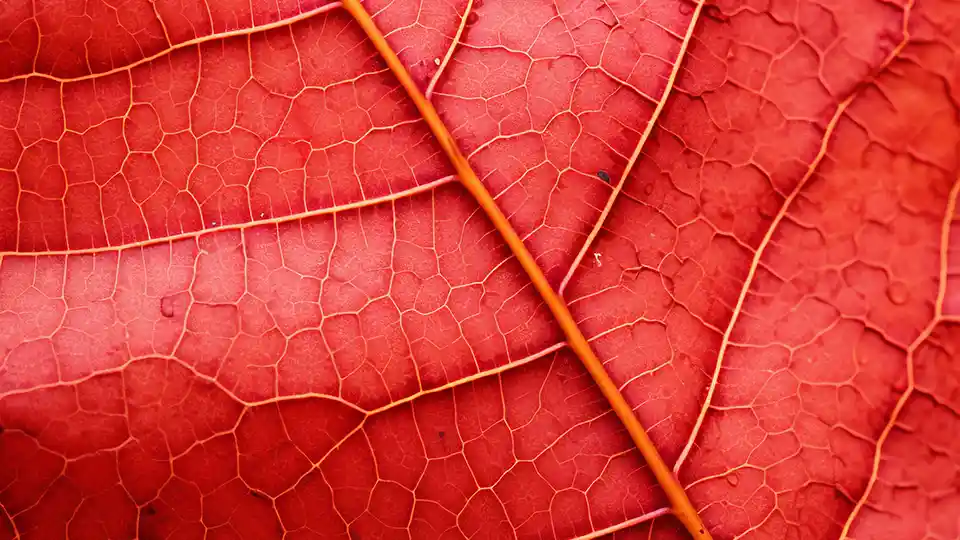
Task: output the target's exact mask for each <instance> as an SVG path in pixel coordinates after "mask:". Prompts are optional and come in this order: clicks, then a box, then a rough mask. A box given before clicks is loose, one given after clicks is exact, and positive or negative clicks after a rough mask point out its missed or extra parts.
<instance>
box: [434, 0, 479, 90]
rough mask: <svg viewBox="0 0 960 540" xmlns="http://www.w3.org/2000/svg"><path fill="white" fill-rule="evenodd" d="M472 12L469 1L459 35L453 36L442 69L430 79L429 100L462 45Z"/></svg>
mask: <svg viewBox="0 0 960 540" xmlns="http://www.w3.org/2000/svg"><path fill="white" fill-rule="evenodd" d="M471 10H473V0H467V7H465V8H464V9H463V17H461V18H460V27H459V28H457V34H456V35H455V36H453V42H452V43H450V48H448V49H447V53H446V54H444V55H443V61H442V62H440V67H438V68H437V72H436V73H434V74H433V77H430V83H429V84H428V85H427V91H426V92H424V95H425V96H426V98H427V99H430V98H431V97H433V90H434V88H436V87H437V83H439V82H440V78H441V77H443V72H444V71H446V69H447V64H449V63H450V59H451V58H453V51H454V50H455V49H456V48H457V45H458V44H459V43H460V38H461V37H462V36H463V30H464V29H465V28H466V27H467V17H469V16H470V12H471Z"/></svg>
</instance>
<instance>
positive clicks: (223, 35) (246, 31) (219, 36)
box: [0, 2, 340, 84]
mask: <svg viewBox="0 0 960 540" xmlns="http://www.w3.org/2000/svg"><path fill="white" fill-rule="evenodd" d="M151 4H153V2H151ZM338 7H340V2H331V3H329V4H325V5H322V6H320V7H318V8H314V9H311V10H310V11H305V12H303V13H300V14H297V15H294V16H293V17H287V18H286V19H281V20H279V21H274V22H272V23H268V24H261V25H257V26H251V27H249V28H240V29H237V30H230V31H227V32H216V33H212V34H210V35H207V36H201V37H196V38H193V39H188V40H187V41H181V42H180V43H174V44H171V45H170V46H169V47H167V48H166V49H163V50H162V51H158V52H156V53H154V54H151V55H150V56H146V57H144V58H141V59H140V60H136V61H134V62H130V63H129V64H126V65H123V66H119V67H115V68H113V69H109V70H107V71H98V72H96V73H90V74H89V75H79V76H77V77H58V76H56V75H49V74H47V73H39V72H37V71H33V72H30V73H21V74H20V75H14V76H12V77H7V78H5V79H0V84H2V83H8V82H11V81H18V80H22V79H30V78H38V79H47V80H50V81H54V82H58V83H71V82H78V81H85V80H89V79H99V78H101V77H107V76H110V75H114V74H116V73H121V72H124V71H130V70H131V69H133V68H135V67H137V66H140V65H142V64H146V63H147V62H152V61H154V60H156V59H157V58H160V57H161V56H165V55H168V54H170V53H172V52H174V51H177V50H180V49H186V48H188V47H192V46H194V45H199V44H201V43H204V42H207V41H216V40H223V39H227V38H231V37H234V36H247V35H250V34H258V33H260V32H266V31H267V30H273V29H274V28H282V27H284V26H290V25H291V24H293V23H295V22H298V21H302V20H304V19H309V18H310V17H313V16H314V15H318V14H320V13H325V12H327V11H331V10H333V9H336V8H338ZM164 32H166V29H164Z"/></svg>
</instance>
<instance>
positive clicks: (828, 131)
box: [673, 0, 913, 473]
mask: <svg viewBox="0 0 960 540" xmlns="http://www.w3.org/2000/svg"><path fill="white" fill-rule="evenodd" d="M912 6H913V0H911V1H910V2H908V3H907V5H906V6H904V8H903V39H902V40H901V41H900V43H899V44H897V46H896V47H894V49H893V50H892V51H890V54H889V55H887V57H886V58H885V59H884V61H883V63H881V64H880V65H879V66H878V67H877V70H876V73H879V72H881V71H882V70H884V69H886V67H887V66H888V65H889V64H890V62H892V61H893V60H894V58H896V57H897V56H899V55H900V52H901V51H902V50H903V48H904V47H906V46H907V42H908V41H909V40H910V34H909V32H908V31H907V22H908V21H909V19H910V9H911V7H912ZM858 95H859V92H857V91H854V92H851V93H850V95H849V96H847V98H846V99H844V100H843V101H841V102H840V103H839V104H838V105H837V110H836V111H835V112H834V113H833V117H832V118H830V122H829V123H828V124H827V127H826V128H825V129H824V131H823V139H822V140H821V141H820V150H819V151H818V152H817V155H816V156H815V157H814V158H813V161H811V162H810V165H809V166H808V167H807V172H805V173H804V175H803V178H801V179H800V181H799V182H797V185H796V187H794V188H793V191H792V192H790V195H788V196H787V198H786V199H784V201H783V204H782V205H781V206H780V211H778V212H777V215H776V217H774V218H773V221H772V222H771V223H770V227H769V228H767V232H766V234H765V235H764V236H763V240H761V241H760V245H759V246H757V252H756V253H755V254H754V256H753V259H752V260H751V261H750V269H749V270H747V277H746V278H745V279H744V281H743V287H742V288H741V289H740V296H739V297H738V298H737V305H736V306H735V307H734V308H733V313H732V314H731V315H730V322H729V323H728V324H727V329H726V330H725V331H724V333H723V340H722V341H721V342H720V350H719V352H717V365H716V367H715V368H714V370H713V378H711V379H710V387H709V388H708V389H707V397H706V398H705V399H704V400H703V405H702V406H701V408H700V415H699V416H698V417H697V422H696V423H695V424H694V425H693V430H692V431H691V432H690V438H688V439H687V444H686V445H685V446H684V447H683V451H682V452H680V457H678V458H677V462H676V464H674V466H673V472H674V473H676V472H679V471H680V467H681V466H683V463H684V462H685V461H686V459H687V457H689V454H690V452H691V450H692V449H693V445H694V443H695V442H696V440H697V435H698V434H699V433H700V428H701V427H703V422H704V420H705V419H706V417H707V411H708V410H709V409H710V404H711V402H712V401H713V394H714V392H716V389H717V382H718V381H719V379H720V371H721V370H722V369H723V359H724V356H725V355H726V351H727V348H728V347H729V346H730V336H731V335H733V328H734V326H736V324H737V321H738V320H739V319H740V314H741V313H742V312H743V304H744V302H745V301H746V299H747V293H749V292H750V287H751V286H752V285H753V279H754V278H755V277H756V274H757V268H758V267H759V266H760V259H761V258H762V257H763V253H764V251H766V249H767V246H768V245H769V244H770V242H771V241H772V240H773V233H774V232H776V230H777V228H778V227H779V226H780V222H782V221H783V219H784V218H785V217H786V216H787V210H789V209H790V207H791V206H792V205H793V201H794V200H795V199H796V198H797V197H798V196H799V195H800V192H801V191H803V188H804V187H805V186H806V184H807V182H808V181H809V180H810V178H812V177H813V174H814V173H815V172H816V170H817V168H818V167H819V166H820V162H821V161H823V158H824V157H825V156H826V155H827V147H828V146H829V145H830V140H831V139H832V138H833V132H834V131H835V130H836V128H837V123H838V122H839V121H840V117H842V116H843V113H844V112H845V111H846V110H847V107H849V106H850V104H851V103H853V101H854V100H855V99H856V98H857V96H858Z"/></svg>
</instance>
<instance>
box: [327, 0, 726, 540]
mask: <svg viewBox="0 0 960 540" xmlns="http://www.w3.org/2000/svg"><path fill="white" fill-rule="evenodd" d="M343 7H344V8H346V10H347V11H348V12H349V13H350V15H352V16H353V18H354V19H355V20H356V21H357V23H358V24H359V25H360V27H361V28H362V29H363V31H364V33H366V35H367V37H369V38H370V40H371V41H372V42H373V44H374V46H375V47H376V49H377V51H378V52H379V53H380V55H381V56H382V57H383V59H384V61H385V62H386V63H387V66H388V67H389V68H390V70H391V71H392V72H393V74H394V76H395V77H396V78H397V80H398V81H399V82H400V84H401V86H403V88H404V90H406V92H407V94H408V95H409V96H410V98H411V99H412V100H413V102H414V104H415V105H416V107H417V109H418V110H419V111H420V114H421V116H423V119H424V120H425V121H426V123H427V125H428V126H429V127H430V130H431V131H432V132H433V134H434V136H436V138H437V140H438V141H439V143H440V146H441V148H442V149H443V151H444V153H445V154H446V155H447V158H448V159H449V160H450V163H451V164H452V165H453V168H454V170H456V172H457V175H458V177H459V178H460V181H461V183H462V184H463V185H464V187H465V188H466V189H467V190H468V191H469V192H470V194H471V195H473V197H474V198H475V199H476V200H477V203H479V204H480V207H481V208H482V209H483V211H484V212H485V213H486V214H487V217H488V218H489V219H490V221H491V222H492V223H493V226H494V227H495V228H496V229H497V230H498V231H499V232H500V234H501V235H502V236H503V238H504V240H505V241H506V243H507V246H509V248H510V251H511V252H513V255H514V256H515V257H516V258H517V261H518V262H519V263H520V266H521V267H523V269H524V271H525V272H526V273H527V275H528V276H529V277H530V281H531V282H532V283H533V285H534V288H536V289H537V292H539V293H540V296H541V297H542V298H543V300H544V302H546V304H547V306H548V307H549V308H550V311H551V313H553V316H554V318H555V319H556V320H557V323H558V324H559V325H560V328H561V329H562V330H563V333H564V335H565V336H566V338H567V343H568V344H569V345H570V348H571V349H573V352H574V353H575V354H576V355H577V357H578V358H579V359H580V361H581V362H582V363H583V365H584V367H586V368H587V371H588V372H589V373H590V376H591V377H593V380H594V382H596V384H597V386H599V387H600V391H601V392H602V393H603V395H604V397H606V398H607V401H608V402H609V403H610V406H611V408H612V409H613V410H614V412H615V413H616V414H617V417H618V418H620V421H621V422H622V423H623V425H624V427H625V428H626V429H627V432H628V433H629V434H630V438H631V439H633V442H634V444H635V445H636V447H637V449H638V450H639V451H640V453H641V454H642V455H643V457H644V459H645V460H646V462H647V465H648V466H649V467H650V470H651V471H652V472H653V475H654V476H655V477H656V479H657V482H659V483H660V486H661V487H662V488H663V490H664V492H665V493H666V495H667V498H668V499H669V500H670V505H671V507H672V510H673V514H674V515H675V516H676V517H677V519H679V520H680V522H681V523H683V525H684V527H685V528H686V529H687V531H688V532H689V533H690V535H691V536H693V538H696V539H703V540H709V539H711V538H712V537H711V536H710V533H709V532H708V531H707V530H706V527H705V526H704V525H703V522H702V521H701V519H700V516H699V515H698V514H697V511H696V509H694V507H693V505H692V504H691V503H690V498H689V497H688V496H687V493H686V491H684V489H683V487H682V486H681V485H680V483H679V482H678V481H677V478H676V476H674V474H673V471H671V470H670V468H669V467H668V466H667V464H666V463H665V462H664V461H663V458H662V457H661V456H660V452H659V451H657V448H656V447H655V446H654V445H653V442H652V441H651V440H650V437H649V435H647V432H646V430H645V429H644V428H643V425H642V424H640V421H639V420H638V419H637V416H636V415H635V414H634V413H633V409H632V408H631V407H630V405H629V404H628V403H627V401H626V399H624V397H623V394H621V393H620V390H619V389H618V388H617V386H616V384H614V382H613V379H611V378H610V375H609V374H608V373H607V371H606V370H605V369H604V368H603V364H602V363H601V362H600V359H599V358H598V357H597V355H596V353H594V352H593V349H592V348H591V347H590V344H589V342H588V341H587V338H586V337H585V336H584V335H583V332H581V331H580V328H579V327H578V326H577V323H576V321H574V319H573V316H572V315H571V314H570V310H569V309H568V308H567V305H566V303H565V302H564V301H563V300H562V299H561V298H560V297H559V295H557V293H556V291H554V290H553V288H552V287H551V286H550V283H549V282H548V281H547V278H546V276H545V275H544V274H543V270H542V269H541V268H540V266H539V265H538V264H537V262H536V260H535V259H534V258H533V255H531V254H530V251H529V250H527V247H526V245H524V243H523V240H521V239H520V236H519V235H518V234H517V232H516V230H514V228H513V226H512V225H510V222H509V221H508V220H507V218H506V216H505V215H504V214H503V211H501V210H500V207H499V206H497V203H496V201H494V199H493V197H492V196H491V195H490V192H489V191H487V189H486V187H485V186H484V185H483V183H482V182H480V179H479V178H478V177H477V174H476V173H475V172H474V171H473V168H472V167H471V166H470V164H469V162H468V161H467V159H466V158H465V157H464V156H463V154H462V153H461V152H460V149H459V148H458V147H457V144H456V143H455V142H454V140H453V137H452V136H451V135H450V131H449V130H448V129H447V127H446V126H445V125H444V123H443V121H442V120H440V116H439V115H438V114H437V111H436V109H434V107H433V104H432V103H430V101H428V100H427V98H426V97H425V96H424V95H423V93H422V92H421V91H420V89H419V88H418V87H417V85H416V83H415V82H414V81H413V78H412V77H411V76H410V74H409V73H408V72H407V70H406V68H405V67H404V66H403V64H402V63H401V62H400V59H399V58H398V57H397V54H396V52H394V50H393V48H391V47H390V45H389V44H388V43H387V41H386V39H385V38H384V37H383V33H382V32H380V30H379V28H377V26H376V24H375V23H374V22H373V19H372V18H371V17H370V14H369V13H367V11H366V9H365V8H364V7H363V5H362V4H361V3H360V0H343Z"/></svg>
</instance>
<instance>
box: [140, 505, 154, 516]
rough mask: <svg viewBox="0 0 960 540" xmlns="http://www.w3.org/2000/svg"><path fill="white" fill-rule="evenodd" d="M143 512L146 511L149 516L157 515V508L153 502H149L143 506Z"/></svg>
mask: <svg viewBox="0 0 960 540" xmlns="http://www.w3.org/2000/svg"><path fill="white" fill-rule="evenodd" d="M143 512H144V513H145V514H147V515H148V516H155V515H157V509H156V508H154V507H153V505H152V504H148V505H146V506H144V507H143Z"/></svg>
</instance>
